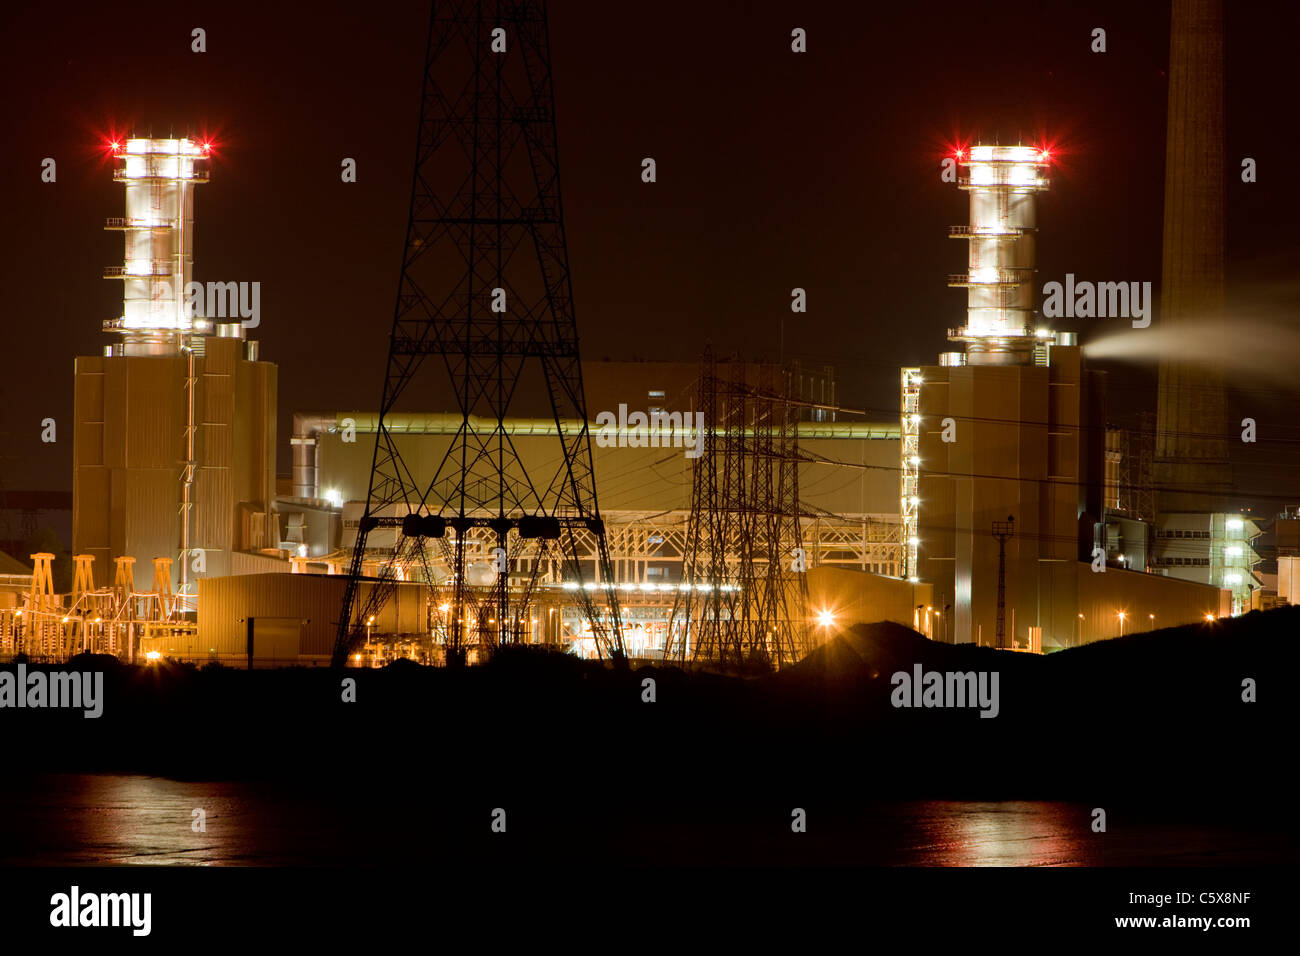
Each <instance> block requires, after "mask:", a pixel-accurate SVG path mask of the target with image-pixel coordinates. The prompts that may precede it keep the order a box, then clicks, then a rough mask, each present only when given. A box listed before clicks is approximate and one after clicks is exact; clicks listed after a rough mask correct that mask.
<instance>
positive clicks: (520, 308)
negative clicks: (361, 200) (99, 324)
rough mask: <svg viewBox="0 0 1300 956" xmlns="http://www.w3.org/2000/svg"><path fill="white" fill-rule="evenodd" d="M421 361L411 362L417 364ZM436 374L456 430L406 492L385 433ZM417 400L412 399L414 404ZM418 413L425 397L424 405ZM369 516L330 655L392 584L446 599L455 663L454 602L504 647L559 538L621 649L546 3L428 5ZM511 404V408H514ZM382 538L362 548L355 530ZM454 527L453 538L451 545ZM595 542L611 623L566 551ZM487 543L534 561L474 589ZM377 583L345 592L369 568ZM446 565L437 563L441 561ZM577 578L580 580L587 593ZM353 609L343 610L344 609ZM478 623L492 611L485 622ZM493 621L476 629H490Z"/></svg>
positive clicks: (603, 638) (344, 647)
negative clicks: (540, 418)
mask: <svg viewBox="0 0 1300 956" xmlns="http://www.w3.org/2000/svg"><path fill="white" fill-rule="evenodd" d="M429 358H433V359H435V360H436V361H435V363H434V364H435V368H434V369H432V370H430V369H427V368H423V366H424V365H425V363H426V359H429ZM431 371H432V372H433V378H434V381H435V382H436V383H437V384H438V385H439V386H440V387H441V388H443V389H448V388H449V389H450V392H449V393H448V394H450V393H453V392H454V396H455V404H456V407H457V408H458V410H459V412H460V414H461V416H462V423H461V426H460V429H459V430H458V432H457V433H456V435H455V436H454V438H453V439H452V440H451V442H450V444H449V446H448V447H447V448H446V450H445V453H444V454H443V455H442V458H441V462H440V463H439V465H438V467H437V470H436V472H435V474H434V477H433V479H432V480H431V481H429V482H428V483H427V484H419V483H417V480H416V478H415V469H414V468H413V467H412V466H411V465H409V464H408V462H407V461H405V460H404V459H403V456H402V454H401V451H400V449H399V443H398V441H397V439H396V437H395V435H394V433H393V432H392V431H390V429H389V427H388V425H387V418H388V416H389V415H390V413H393V412H394V411H395V409H396V406H397V403H398V400H399V398H401V397H402V395H403V393H404V392H407V391H408V389H409V390H410V391H411V393H412V394H411V395H408V401H410V400H412V398H414V399H415V400H417V401H418V400H423V401H425V402H427V401H428V393H427V392H423V390H422V389H417V388H413V386H414V385H415V383H416V382H417V381H421V380H422V378H421V375H420V373H421V372H424V373H425V375H424V377H423V380H424V381H428V377H429V373H430V372H431ZM528 375H531V376H532V381H534V382H535V384H536V386H537V393H538V394H537V395H534V396H533V397H534V399H535V400H537V401H540V402H542V403H543V404H542V405H541V407H545V404H544V403H545V402H546V401H548V400H549V409H550V414H549V416H548V418H550V419H553V421H554V423H555V429H556V432H557V433H558V436H559V441H558V448H557V449H556V451H557V452H558V455H557V459H556V461H557V462H558V464H557V463H556V462H549V463H547V464H548V466H547V468H546V470H545V471H546V473H544V474H542V473H539V469H538V467H537V466H536V465H534V468H533V472H534V473H533V474H530V473H529V472H528V470H527V469H525V467H524V464H523V461H522V459H521V456H520V454H519V451H518V449H517V447H516V445H515V443H514V441H513V439H512V435H511V433H510V430H509V429H508V428H507V427H506V417H507V413H508V412H509V411H510V410H511V408H512V406H515V407H516V408H517V407H518V406H519V405H520V404H521V403H522V397H521V394H520V392H521V390H522V389H525V388H526V385H525V384H524V383H525V382H526V381H527V380H528V379H527V376H528ZM422 394H423V396H424V397H423V398H422V397H421V396H422ZM425 407H428V406H427V404H426V406H425ZM380 409H381V411H380V421H379V426H378V429H377V432H376V437H375V452H374V460H373V465H372V470H371V477H370V488H369V492H368V498H367V502H366V507H365V511H364V514H363V517H362V518H361V521H360V524H359V528H358V533H357V541H356V545H355V548H354V550H353V554H352V561H351V564H350V567H349V572H348V583H347V588H346V591H345V595H344V599H343V607H342V612H341V615H340V618H339V626H338V638H337V642H336V645H335V651H334V663H335V665H336V666H337V665H340V664H342V663H343V662H344V661H345V660H346V658H347V655H348V654H349V653H350V651H351V650H352V649H353V648H354V647H356V646H357V644H358V643H360V641H361V640H362V639H363V638H364V632H365V622H367V621H368V620H369V619H370V617H371V616H372V615H373V614H375V613H376V611H377V610H378V609H379V608H381V607H383V606H384V604H385V603H386V602H387V600H388V599H389V598H390V597H391V596H392V594H393V591H394V589H395V587H396V583H397V580H398V579H399V577H421V576H422V577H423V578H424V580H425V581H426V582H428V583H429V585H430V587H431V589H433V588H441V589H443V593H444V599H445V600H447V601H448V602H449V603H450V604H451V616H450V619H449V621H448V624H447V627H446V645H447V660H448V661H449V662H454V661H457V660H459V659H460V656H461V655H462V654H463V651H464V645H465V638H466V633H465V625H466V623H467V617H466V614H467V613H474V614H475V615H476V617H477V622H478V624H479V628H478V634H479V635H480V639H483V636H484V635H485V633H487V632H490V631H494V632H495V633H492V634H491V637H492V638H493V640H491V641H488V640H484V643H485V644H491V643H498V644H499V643H505V642H507V641H510V640H512V639H513V638H514V637H515V636H516V635H517V634H518V633H519V631H520V630H521V629H522V627H523V626H526V624H527V621H526V618H525V616H524V614H525V612H526V611H527V604H528V601H529V599H530V596H531V594H532V588H533V585H534V584H535V583H536V581H537V577H538V572H539V569H540V568H541V567H542V566H543V565H544V564H546V563H548V562H549V560H550V559H551V557H552V556H553V555H554V552H553V550H552V549H557V550H558V552H559V555H560V558H559V560H560V561H561V562H562V567H563V575H564V578H565V581H566V583H576V585H577V589H576V596H577V597H578V599H579V600H580V601H581V603H582V605H583V608H584V610H585V612H586V615H587V617H588V619H589V620H590V622H591V628H592V635H593V637H594V638H595V643H596V646H597V648H598V649H599V651H600V653H601V655H602V656H605V655H609V656H611V657H614V658H615V659H618V660H621V659H622V657H623V649H622V638H621V628H620V625H619V609H618V604H617V600H616V597H615V592H614V591H613V589H612V583H613V576H612V568H611V564H610V559H609V552H608V549H607V547H606V543H605V532H604V524H603V522H602V521H601V518H600V513H599V510H598V508H597V505H596V488H595V481H594V475H593V467H592V455H591V440H590V436H589V433H588V418H587V410H586V402H585V399H584V397H583V389H582V373H581V368H580V365H579V356H578V336H577V324H576V321H575V318H574V311H573V295H572V291H571V285H570V277H569V266H568V253H567V249H566V243H565V233H564V222H563V219H562V215H561V202H560V178H559V162H558V158H557V154H556V135H555V103H554V98H553V95H552V90H551V62H550V42H549V36H548V32H547V19H546V4H545V2H536V0H532V2H505V0H495V2H494V0H453V2H435V3H434V4H433V9H432V12H431V15H430V21H429V34H428V43H427V48H426V54H425V72H424V84H423V99H422V104H421V109H420V126H419V139H418V143H417V146H416V156H415V173H414V178H413V181H412V186H411V208H410V219H409V221H408V225H407V232H406V244H405V248H404V252H403V258H402V273H401V280H400V283H399V288H398V294H397V303H396V308H395V311H394V315H393V325H392V333H391V338H390V342H389V353H388V369H387V374H386V376H385V379H384V391H383V399H382V402H381V405H380ZM514 414H516V415H518V414H519V412H518V411H517V410H516V411H515V412H514ZM376 529H393V530H392V531H389V532H387V534H391V535H393V539H392V544H391V546H390V545H388V544H387V543H383V544H382V545H381V547H380V548H379V549H372V550H371V553H370V554H369V555H368V554H367V539H368V536H369V535H370V534H371V533H372V532H374V531H375V530H376ZM453 535H454V537H453ZM589 538H590V539H594V541H595V549H594V563H595V565H596V567H595V571H596V575H595V576H596V579H597V581H598V582H604V587H605V598H606V602H607V608H608V613H607V620H602V617H601V615H599V614H598V613H597V611H596V607H595V602H593V600H592V595H591V594H590V589H591V584H590V582H584V580H583V568H582V562H581V551H580V545H579V542H580V540H582V539H589ZM485 545H491V546H495V547H497V548H500V549H502V550H501V552H498V554H499V555H501V556H502V557H505V556H508V566H507V567H510V566H515V565H517V563H519V562H520V561H521V560H523V559H526V558H531V560H532V568H531V575H530V576H528V578H527V580H526V581H524V582H523V583H522V584H519V583H516V584H515V585H513V586H512V585H511V583H510V581H509V573H508V570H507V572H506V573H499V574H496V576H495V582H494V583H484V582H482V581H478V582H475V581H471V580H469V576H468V575H467V571H468V570H469V565H468V563H467V554H469V553H470V552H471V551H473V552H481V551H482V549H483V548H484V546H485ZM375 551H380V552H381V553H380V555H379V558H380V560H379V562H378V563H379V574H378V581H377V583H376V584H375V585H374V587H372V588H371V590H370V592H369V595H368V597H367V599H366V600H365V601H359V598H358V594H359V587H358V584H359V581H360V579H361V578H362V576H363V573H364V570H365V566H366V565H367V564H373V563H375V562H376V554H375V553H374V552H375ZM438 561H441V563H442V568H441V569H440V568H439V567H438V566H437V562H438ZM584 585H585V586H584ZM354 612H356V613H355V614H354ZM489 615H492V616H491V617H489ZM490 621H491V622H494V623H495V628H493V629H487V628H485V625H486V624H487V623H488V622H490Z"/></svg>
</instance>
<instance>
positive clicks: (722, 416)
mask: <svg viewBox="0 0 1300 956" xmlns="http://www.w3.org/2000/svg"><path fill="white" fill-rule="evenodd" d="M757 379H758V381H757V382H755V383H750V382H748V381H747V380H746V366H745V364H744V363H742V362H736V363H734V364H733V365H732V366H731V377H730V379H729V380H727V381H724V380H723V379H721V378H720V377H719V376H718V367H717V362H716V360H715V359H714V356H713V354H712V351H711V350H710V351H708V352H706V353H705V357H704V367H703V370H702V372H701V375H700V383H699V409H700V411H701V412H703V413H704V421H705V429H706V431H705V435H704V442H703V449H702V453H701V455H700V457H699V458H697V459H696V461H695V470H694V477H693V480H692V486H691V514H690V518H689V521H688V527H687V533H686V549H685V553H684V556H683V562H682V586H681V588H679V589H678V592H677V598H676V600H675V602H674V606H673V611H672V617H671V619H670V621H669V627H668V631H669V638H668V640H667V641H666V642H665V645H664V655H665V657H666V658H668V659H675V660H678V661H682V662H684V661H686V660H687V659H690V660H692V661H696V662H708V663H711V664H715V665H718V666H721V667H724V668H749V667H766V668H773V667H775V668H779V667H783V666H785V665H788V664H792V663H794V662H796V661H798V660H799V659H800V658H802V657H803V656H804V655H805V654H806V653H807V652H808V650H809V646H808V622H807V607H808V584H807V578H806V577H805V575H804V573H803V571H804V570H806V557H805V552H804V549H803V539H802V532H801V527H800V520H801V518H804V517H811V515H809V514H807V513H805V512H804V510H803V509H802V507H801V506H800V503H799V463H800V461H801V460H803V459H802V457H801V455H800V452H799V446H798V423H797V421H796V415H795V406H796V404H797V403H795V402H794V401H793V400H792V399H791V395H790V386H791V383H790V380H789V376H788V374H787V373H786V372H785V370H778V369H776V368H774V367H772V366H759V367H758V372H757Z"/></svg>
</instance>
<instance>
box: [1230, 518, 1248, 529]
mask: <svg viewBox="0 0 1300 956" xmlns="http://www.w3.org/2000/svg"><path fill="white" fill-rule="evenodd" d="M1244 527H1246V523H1245V522H1244V521H1242V520H1241V519H1240V518H1229V519H1228V530H1229V531H1240V530H1241V529H1242V528H1244Z"/></svg>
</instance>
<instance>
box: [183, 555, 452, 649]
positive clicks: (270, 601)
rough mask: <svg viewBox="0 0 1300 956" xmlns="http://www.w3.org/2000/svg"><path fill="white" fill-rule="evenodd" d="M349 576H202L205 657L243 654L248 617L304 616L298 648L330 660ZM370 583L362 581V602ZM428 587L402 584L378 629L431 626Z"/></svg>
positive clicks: (389, 630)
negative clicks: (428, 609) (428, 618)
mask: <svg viewBox="0 0 1300 956" xmlns="http://www.w3.org/2000/svg"><path fill="white" fill-rule="evenodd" d="M346 584H347V578H346V577H343V576H341V575H324V574H276V573H271V574H241V575H235V576H231V577H223V578H201V579H200V580H199V636H198V645H197V646H199V647H202V648H203V649H204V651H203V654H204V656H210V655H211V654H213V653H215V654H217V655H218V657H219V658H221V657H225V658H232V659H233V658H239V657H242V656H243V655H244V654H245V653H246V650H247V635H248V631H247V621H248V618H249V617H254V618H257V617H265V618H275V619H293V618H297V619H301V620H303V621H305V622H306V623H305V624H304V625H303V628H302V638H301V644H300V650H299V653H300V655H302V656H303V657H306V658H313V657H314V658H318V659H321V660H325V659H328V658H329V657H330V655H331V654H332V653H333V651H334V639H335V635H336V633H337V624H336V622H337V621H338V617H339V610H340V608H341V607H342V604H343V589H344V587H345V586H346ZM369 591H370V586H369V585H367V584H364V583H363V584H362V586H361V591H360V596H359V603H362V602H364V601H365V599H366V597H367V596H368V594H369ZM427 600H428V589H427V588H425V587H424V586H423V585H418V584H399V585H398V586H397V591H396V593H395V594H394V596H393V598H392V599H391V600H390V601H389V602H388V604H387V606H386V607H385V608H384V609H383V610H382V611H381V612H380V613H379V614H378V615H377V616H376V619H375V625H374V633H375V634H419V633H424V631H425V629H426V620H427V616H426V602H427Z"/></svg>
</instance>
